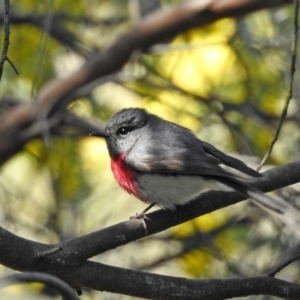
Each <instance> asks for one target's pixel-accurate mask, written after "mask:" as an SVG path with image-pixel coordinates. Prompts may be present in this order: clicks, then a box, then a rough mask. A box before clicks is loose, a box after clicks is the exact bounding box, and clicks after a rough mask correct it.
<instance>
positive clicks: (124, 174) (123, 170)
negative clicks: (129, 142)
mask: <svg viewBox="0 0 300 300" xmlns="http://www.w3.org/2000/svg"><path fill="white" fill-rule="evenodd" d="M125 156H126V154H122V155H120V156H118V157H115V158H112V160H111V169H112V171H113V173H114V176H115V178H116V180H117V182H118V183H119V185H120V186H121V187H122V188H123V189H124V190H125V191H127V192H128V193H129V194H133V195H134V196H135V197H137V198H140V193H139V190H138V187H137V184H136V182H135V178H134V173H133V171H132V170H130V169H129V168H128V167H127V166H126V164H125V162H124V160H125Z"/></svg>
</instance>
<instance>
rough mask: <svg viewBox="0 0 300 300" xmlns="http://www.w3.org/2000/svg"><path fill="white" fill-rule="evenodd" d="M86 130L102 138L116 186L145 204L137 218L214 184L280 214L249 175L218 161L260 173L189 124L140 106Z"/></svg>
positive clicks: (188, 198) (280, 207) (172, 206)
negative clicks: (99, 127) (201, 136)
mask: <svg viewBox="0 0 300 300" xmlns="http://www.w3.org/2000/svg"><path fill="white" fill-rule="evenodd" d="M91 135H92V136H99V137H103V138H104V139H105V141H106V144H107V147H108V151H109V155H110V157H111V169H112V172H113V174H114V176H115V179H116V180H117V182H118V183H119V185H120V186H121V187H122V188H123V189H124V190H125V191H127V192H128V193H129V194H133V195H134V196H135V197H137V198H138V199H140V200H142V201H143V202H145V203H148V204H150V206H149V207H147V208H146V209H145V210H144V211H143V212H142V213H141V214H139V215H138V216H139V217H143V216H144V213H145V212H146V211H147V210H148V209H150V208H151V207H152V206H154V205H157V206H159V207H161V208H165V209H171V210H174V209H175V208H176V206H178V205H183V204H185V203H187V202H189V201H191V200H193V199H194V198H195V197H196V196H197V195H199V194H200V193H201V191H203V187H205V186H206V185H207V184H209V186H213V189H222V186H226V187H228V188H230V189H234V190H236V191H238V192H240V193H241V194H243V195H245V196H249V197H252V198H253V199H254V200H256V201H257V202H258V203H260V204H262V205H263V206H265V207H267V208H269V209H271V210H273V211H275V212H277V213H284V209H285V207H284V205H281V204H280V203H277V202H276V203H275V202H273V200H272V198H270V197H268V196H266V195H264V194H263V193H262V192H261V191H259V190H258V189H256V188H255V187H254V186H253V185H251V183H250V182H249V180H247V179H244V178H243V177H242V176H238V175H236V174H233V173H231V172H229V171H226V170H225V169H223V168H222V167H221V165H226V166H228V167H231V168H233V169H236V170H238V171H240V172H241V173H244V174H246V175H249V176H251V177H262V176H263V175H262V174H260V173H258V172H256V171H255V170H253V169H251V168H249V167H248V166H247V165H246V164H245V163H243V162H242V161H240V160H238V159H236V158H234V157H231V156H228V155H226V154H225V153H223V152H221V151H220V150H218V149H216V148H215V147H214V146H212V145H210V144H208V143H206V142H204V141H202V140H200V139H198V138H197V137H196V136H195V135H194V134H193V133H192V132H191V131H190V130H189V129H187V128H185V127H182V126H180V125H178V124H175V123H172V122H169V121H166V120H164V119H162V118H160V117H158V116H157V115H154V114H150V113H148V112H147V111H146V110H144V109H141V108H125V109H122V110H120V111H118V112H117V113H116V114H115V115H113V117H112V118H111V119H110V120H109V122H108V124H107V126H106V128H105V130H104V131H99V132H95V133H91Z"/></svg>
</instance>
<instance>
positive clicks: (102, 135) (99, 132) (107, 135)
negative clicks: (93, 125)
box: [89, 131, 109, 138]
mask: <svg viewBox="0 0 300 300" xmlns="http://www.w3.org/2000/svg"><path fill="white" fill-rule="evenodd" d="M89 135H90V136H99V137H103V138H107V137H109V134H107V133H106V132H105V131H96V132H92V133H90V134H89Z"/></svg>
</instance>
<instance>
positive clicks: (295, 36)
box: [257, 0, 299, 171]
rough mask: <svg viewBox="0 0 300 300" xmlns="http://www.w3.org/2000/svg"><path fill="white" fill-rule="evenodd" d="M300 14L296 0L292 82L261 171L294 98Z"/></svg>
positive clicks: (260, 166) (259, 167)
mask: <svg viewBox="0 0 300 300" xmlns="http://www.w3.org/2000/svg"><path fill="white" fill-rule="evenodd" d="M298 15H299V1H298V0H294V34H293V41H292V60H291V66H290V84H289V89H288V93H287V96H286V100H285V105H284V107H283V110H282V113H281V117H280V120H279V123H278V127H277V129H276V132H275V136H274V138H273V140H272V142H271V145H270V147H269V149H268V151H267V153H266V154H265V156H264V158H263V159H262V161H261V163H260V164H259V166H258V167H257V171H259V170H260V169H261V168H262V166H263V165H264V163H265V162H266V160H267V159H268V158H269V156H270V155H271V153H272V151H273V148H274V145H275V143H276V142H277V140H278V137H279V134H280V131H281V128H282V125H283V122H284V120H285V118H286V115H287V111H288V108H289V104H290V102H291V100H292V98H293V92H294V89H293V86H294V78H295V72H296V61H297V44H298V31H299V20H298Z"/></svg>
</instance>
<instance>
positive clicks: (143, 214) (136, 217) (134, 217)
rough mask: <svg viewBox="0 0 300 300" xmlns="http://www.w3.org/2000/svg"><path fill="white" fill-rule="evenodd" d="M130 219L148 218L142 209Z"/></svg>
mask: <svg viewBox="0 0 300 300" xmlns="http://www.w3.org/2000/svg"><path fill="white" fill-rule="evenodd" d="M132 219H135V220H142V219H143V220H144V219H146V220H147V219H149V218H148V217H147V216H146V215H145V213H144V212H143V211H142V212H140V213H136V214H135V215H134V216H131V217H130V220H132Z"/></svg>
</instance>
